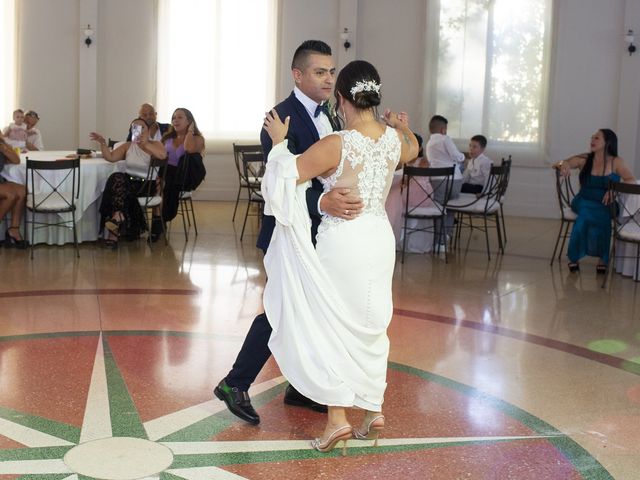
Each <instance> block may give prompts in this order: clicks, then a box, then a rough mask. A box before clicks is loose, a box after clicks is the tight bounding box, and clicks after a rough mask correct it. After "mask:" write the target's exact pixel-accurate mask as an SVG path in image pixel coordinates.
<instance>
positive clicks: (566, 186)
mask: <svg viewBox="0 0 640 480" xmlns="http://www.w3.org/2000/svg"><path fill="white" fill-rule="evenodd" d="M554 171H555V177H556V196H557V197H558V208H559V209H560V230H558V237H557V238H556V244H555V246H554V247H553V254H552V255H551V262H550V263H549V265H553V262H554V261H555V258H556V252H558V260H560V259H561V257H562V252H563V251H564V244H565V243H566V241H567V238H568V237H569V235H570V234H571V231H570V228H572V226H573V224H574V223H575V221H576V218H577V217H578V215H577V214H576V213H575V212H574V211H573V210H572V209H571V201H572V200H573V197H575V196H576V193H575V190H574V188H573V183H572V181H571V178H572V177H571V173H569V175H567V176H566V177H564V176H562V175H561V174H560V169H559V168H555V169H554ZM560 239H562V244H561V245H560V251H558V244H559V243H560Z"/></svg>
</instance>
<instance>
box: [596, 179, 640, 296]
mask: <svg viewBox="0 0 640 480" xmlns="http://www.w3.org/2000/svg"><path fill="white" fill-rule="evenodd" d="M609 192H610V198H611V200H612V201H611V202H610V204H609V206H610V208H611V218H612V222H613V243H612V245H611V255H609V263H608V265H607V275H605V277H604V280H603V281H602V288H604V287H605V284H606V283H607V277H608V276H609V274H610V271H611V269H612V266H613V265H614V259H615V258H616V257H617V258H627V257H622V256H619V255H617V253H616V242H626V243H631V244H635V246H636V254H635V260H636V261H635V268H634V275H633V279H634V280H635V281H636V282H637V281H640V271H639V268H640V185H639V184H636V183H622V182H611V183H610V185H609Z"/></svg>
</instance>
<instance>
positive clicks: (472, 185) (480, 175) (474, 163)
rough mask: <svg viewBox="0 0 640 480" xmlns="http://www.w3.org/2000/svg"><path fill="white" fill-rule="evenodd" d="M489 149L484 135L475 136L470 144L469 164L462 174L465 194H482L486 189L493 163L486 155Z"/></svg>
mask: <svg viewBox="0 0 640 480" xmlns="http://www.w3.org/2000/svg"><path fill="white" fill-rule="evenodd" d="M485 148H487V139H486V137H485V136H484V135H474V136H473V137H471V141H470V142H469V156H470V157H471V158H470V159H469V162H468V163H467V168H466V169H465V170H464V173H463V174H462V182H463V183H462V189H461V191H462V192H463V193H481V192H482V190H483V189H484V187H485V185H486V184H487V181H488V180H489V175H490V173H491V166H492V165H493V162H492V161H491V159H490V158H489V157H487V156H486V155H485V154H484V149H485Z"/></svg>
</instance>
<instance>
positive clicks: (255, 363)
mask: <svg viewBox="0 0 640 480" xmlns="http://www.w3.org/2000/svg"><path fill="white" fill-rule="evenodd" d="M270 336H271V325H270V324H269V320H267V315H266V314H265V313H261V314H260V315H258V316H257V317H256V318H254V319H253V323H252V324H251V328H250V329H249V332H248V333H247V336H246V338H245V339H244V343H243V344H242V348H241V349H240V352H238V356H237V357H236V361H235V363H234V364H233V367H232V368H231V371H230V372H229V373H228V374H227V377H226V378H225V382H226V383H227V385H229V386H230V387H237V388H238V389H239V390H241V391H243V392H246V391H247V390H249V387H250V386H251V384H252V383H253V382H254V381H255V379H256V377H257V376H258V373H260V370H262V367H264V364H265V363H267V360H269V357H270V356H271V351H270V350H269V346H268V344H269V337H270Z"/></svg>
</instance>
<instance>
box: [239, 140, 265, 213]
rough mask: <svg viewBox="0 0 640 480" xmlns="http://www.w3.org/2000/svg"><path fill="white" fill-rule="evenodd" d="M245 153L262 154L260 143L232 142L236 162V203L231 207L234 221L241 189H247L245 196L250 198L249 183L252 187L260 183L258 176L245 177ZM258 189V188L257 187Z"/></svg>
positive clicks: (251, 154)
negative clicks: (243, 143) (239, 143)
mask: <svg viewBox="0 0 640 480" xmlns="http://www.w3.org/2000/svg"><path fill="white" fill-rule="evenodd" d="M245 155H250V156H255V155H263V153H262V145H237V144H235V143H234V144H233V159H234V161H235V164H236V171H237V173H238V194H237V195H236V205H235V207H234V208H233V218H232V220H231V221H232V222H235V221H236V211H237V210H238V203H239V202H240V194H241V193H242V190H246V191H247V198H250V193H249V185H250V184H253V185H254V187H255V186H258V187H259V185H260V180H259V179H258V178H255V177H253V178H245V175H244V169H243V162H242V159H243V158H244V156H245ZM258 189H259V188H258Z"/></svg>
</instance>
